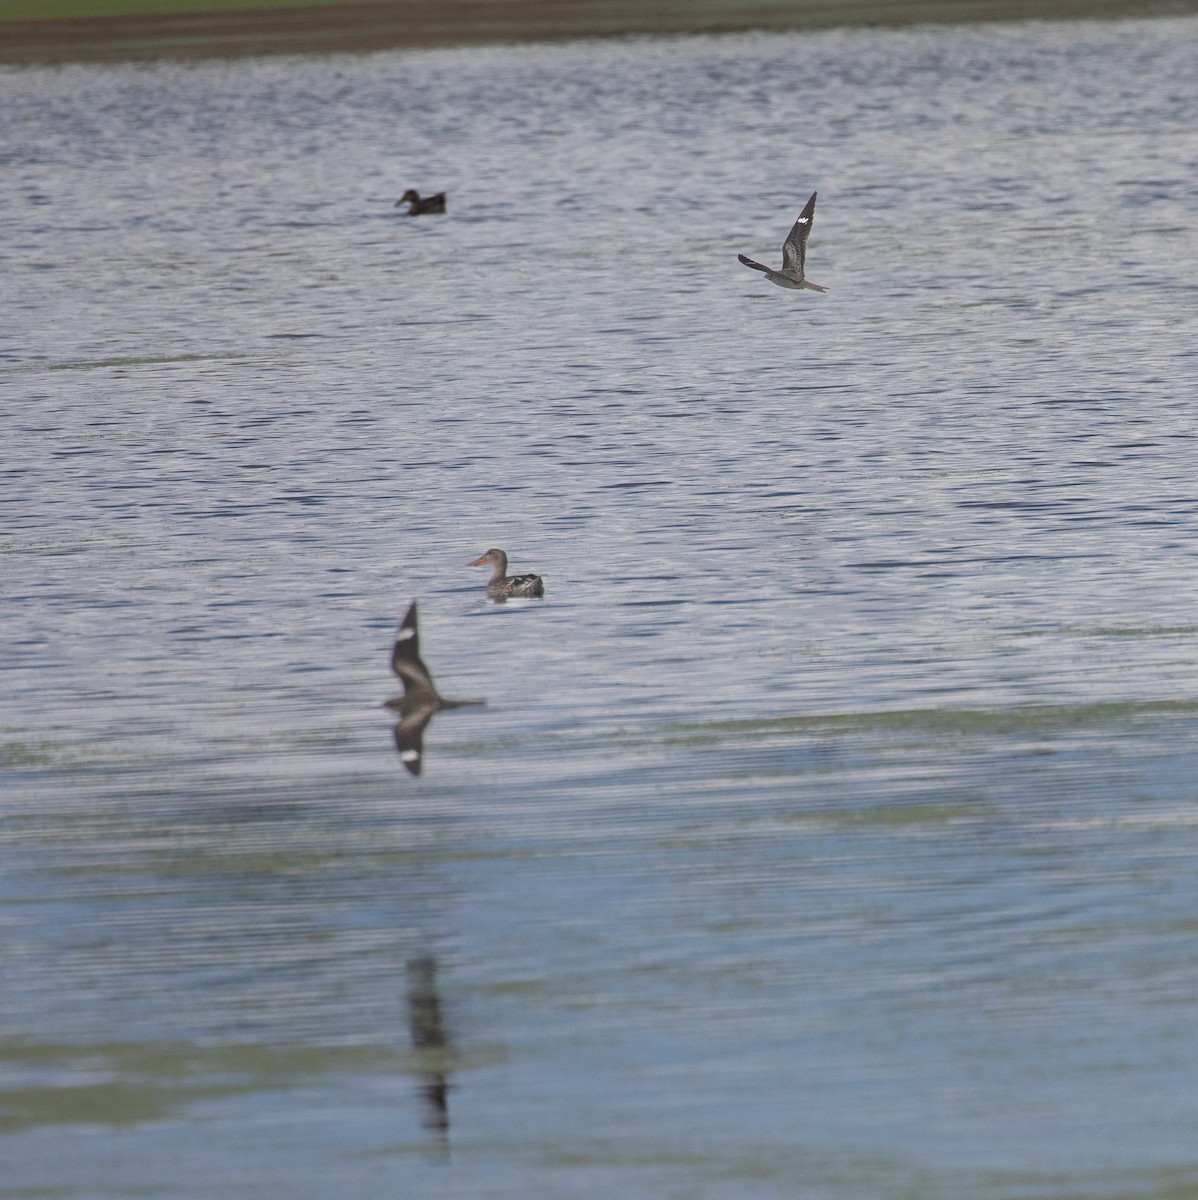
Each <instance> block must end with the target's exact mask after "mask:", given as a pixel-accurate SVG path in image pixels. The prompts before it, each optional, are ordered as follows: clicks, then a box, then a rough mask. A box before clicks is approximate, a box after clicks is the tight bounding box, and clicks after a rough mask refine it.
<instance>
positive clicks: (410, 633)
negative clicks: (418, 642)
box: [395, 625, 416, 642]
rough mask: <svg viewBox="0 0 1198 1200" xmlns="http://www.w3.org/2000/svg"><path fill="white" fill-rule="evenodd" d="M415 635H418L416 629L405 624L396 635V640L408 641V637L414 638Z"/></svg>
mask: <svg viewBox="0 0 1198 1200" xmlns="http://www.w3.org/2000/svg"><path fill="white" fill-rule="evenodd" d="M415 636H416V630H414V629H412V628H411V627H410V626H408V625H405V626H404V627H403V628H402V629H401V630H400V631H399V633H397V634H396V635H395V640H396V641H397V642H406V641H408V639H409V638H414V637H415Z"/></svg>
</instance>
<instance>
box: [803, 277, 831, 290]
mask: <svg viewBox="0 0 1198 1200" xmlns="http://www.w3.org/2000/svg"><path fill="white" fill-rule="evenodd" d="M803 286H804V287H805V288H808V289H810V290H811V291H813V292H826V291H827V290H828V289H827V288H826V287H820V285H819V284H818V283H812V282H811V281H810V280H809V279H804V280H803Z"/></svg>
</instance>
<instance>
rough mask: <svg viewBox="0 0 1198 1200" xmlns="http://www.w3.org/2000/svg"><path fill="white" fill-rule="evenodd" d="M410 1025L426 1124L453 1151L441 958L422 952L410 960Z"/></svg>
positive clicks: (445, 1148) (443, 1147)
mask: <svg viewBox="0 0 1198 1200" xmlns="http://www.w3.org/2000/svg"><path fill="white" fill-rule="evenodd" d="M408 1029H409V1032H410V1034H411V1038H412V1049H413V1050H414V1051H415V1052H416V1056H417V1060H418V1071H417V1075H418V1079H419V1084H420V1099H421V1103H422V1107H423V1115H422V1124H423V1125H424V1128H425V1129H426V1130H428V1132H429V1134H430V1136H431V1137H432V1138H433V1140H434V1141H435V1143H436V1145H437V1147H438V1149H440V1151H441V1152H442V1153H444V1154H448V1153H449V1088H450V1083H449V1072H448V1070H447V1069H446V1067H447V1060H448V1052H449V1049H450V1046H449V1040H448V1038H447V1037H446V1034H445V1026H444V1023H443V1022H442V1019H441V996H440V993H439V992H438V991H437V961H436V959H435V958H433V956H432V955H431V954H419V955H416V956H414V957H413V958H411V959H410V960H409V961H408Z"/></svg>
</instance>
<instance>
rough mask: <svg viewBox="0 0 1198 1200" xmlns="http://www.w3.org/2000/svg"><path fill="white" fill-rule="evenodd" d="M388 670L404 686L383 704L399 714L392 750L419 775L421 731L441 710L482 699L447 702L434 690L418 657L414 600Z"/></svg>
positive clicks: (396, 638)
mask: <svg viewBox="0 0 1198 1200" xmlns="http://www.w3.org/2000/svg"><path fill="white" fill-rule="evenodd" d="M391 669H392V670H393V671H394V672H395V674H396V675H398V676H399V678H400V681H401V682H402V683H403V688H404V690H403V695H402V696H396V697H395V698H394V699H392V700H388V701H386V707H387V708H391V709H395V710H396V711H398V713H399V720H398V722H396V725H395V748H396V750H398V751H399V757H400V759H401V760H402V762H403V765H404V766H405V767H406V768H407V770H408V772H409V774H412V775H419V774H420V770H421V767H422V766H423V764H424V730H425V728H426V727H427V725H428V723H429V722H430V721H431V720H432V719H433V717H434V716H436V714H437V713H439V712H440V711H441V710H442V709H443V708H469V707H475V706H478V705H482V704H486V701H485V700H447V699H446V698H445V697H444V696H442V695H441V694H440V693H439V692H438V691H437V685H436V684H435V683H433V677H432V674H431V673H430V672H429V669H428V667H426V666H425V665H424V660H423V659H422V658H421V657H420V632H419V630H418V628H417V625H416V601H415V600H413V601H412V603H411V605H410V606H409V608H408V611H407V613H406V614H405V616H404V619H403V623H402V624H401V625H400V627H399V632H398V633H397V634H396V635H395V645H394V647H393V648H392V650H391Z"/></svg>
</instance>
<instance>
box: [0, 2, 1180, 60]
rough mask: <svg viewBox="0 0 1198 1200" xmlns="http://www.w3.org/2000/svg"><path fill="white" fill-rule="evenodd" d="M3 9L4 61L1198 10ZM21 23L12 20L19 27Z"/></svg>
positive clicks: (755, 5) (969, 6)
mask: <svg viewBox="0 0 1198 1200" xmlns="http://www.w3.org/2000/svg"><path fill="white" fill-rule="evenodd" d="M30 9H31V0H0V63H9V64H13V63H55V62H72V61H119V60H145V59H154V58H226V57H238V56H246V55H260V54H301V53H312V52H328V51H367V50H385V49H394V48H422V47H435V46H459V45H479V44H483V43H497V42H532V41H548V40H557V39H566V38H582V37H614V36H621V35H630V34H679V33H724V32H732V31H736V30H745V29H769V30H783V29H827V28H831V27H833V26H842V25H858V26H860V25H886V26H900V25H910V24H917V23H923V22H952V23H955V22H963V21H1002V20H1027V19H1034V18H1039V19H1072V18H1084V17H1094V18H1118V17H1145V16H1167V15H1182V14H1190V13H1195V12H1198V0H654V3H652V4H645V3H643V2H642V0H391V2H390V3H382V2H380V0H369V2H363V0H342V2H338V0H332V2H330V0H207V3H206V4H205V3H203V0H39V3H38V4H37V9H36V10H37V11H39V12H41V13H43V14H44V13H45V12H47V11H50V12H52V13H57V14H58V15H57V16H51V17H46V16H44V15H43V16H40V17H39V18H37V19H28V18H26V17H24V16H22V14H25V13H27V12H28V11H30ZM18 18H19V19H18Z"/></svg>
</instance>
